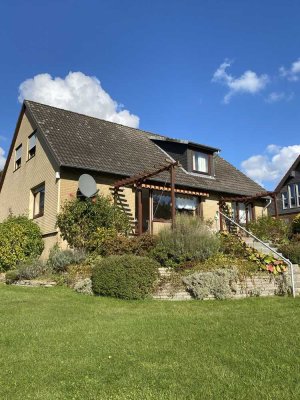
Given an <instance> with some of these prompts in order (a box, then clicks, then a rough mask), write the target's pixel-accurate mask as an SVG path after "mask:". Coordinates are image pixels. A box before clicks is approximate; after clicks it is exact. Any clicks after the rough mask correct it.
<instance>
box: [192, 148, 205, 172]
mask: <svg viewBox="0 0 300 400" xmlns="http://www.w3.org/2000/svg"><path fill="white" fill-rule="evenodd" d="M208 157H209V155H208V154H206V153H202V152H200V151H194V152H193V171H195V172H202V173H204V174H208V169H209V165H208V160H209V159H208Z"/></svg>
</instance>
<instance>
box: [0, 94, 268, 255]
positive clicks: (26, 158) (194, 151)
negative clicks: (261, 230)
mask: <svg viewBox="0 0 300 400" xmlns="http://www.w3.org/2000/svg"><path fill="white" fill-rule="evenodd" d="M166 159H167V160H168V161H174V160H175V161H179V162H180V166H179V167H178V168H177V169H176V183H175V191H176V212H178V213H188V214H191V215H195V216H200V217H201V218H203V219H206V220H207V219H209V220H211V221H212V224H213V226H214V227H215V229H219V222H218V220H217V219H216V214H217V211H218V210H219V201H220V199H221V198H224V197H226V196H227V197H228V196H229V195H230V196H237V197H241V196H250V195H255V194H256V193H258V192H262V191H263V190H264V189H263V188H261V187H260V186H259V185H257V184H256V183H255V182H253V181H252V180H251V179H249V178H248V177H246V176H245V175H243V174H242V173H241V172H240V171H238V170H237V169H236V168H234V167H233V166H232V165H231V164H229V163H228V162H227V161H225V160H223V159H222V158H221V157H220V156H219V154H218V149H214V148H211V147H208V146H204V145H199V144H196V143H191V142H187V141H179V140H177V139H170V138H166V137H164V136H160V135H154V134H152V133H149V132H145V131H139V130H137V129H133V128H128V127H125V126H122V125H118V124H114V123H111V122H107V121H103V120H99V119H96V118H92V117H88V116H85V115H81V114H77V113H72V112H70V111H66V110H61V109H57V108H54V107H50V106H46V105H43V104H39V103H35V102H31V101H25V102H24V104H23V106H22V110H21V112H20V116H19V118H18V121H17V125H16V130H15V134H14V137H13V140H12V143H11V147H10V151H9V154H8V158H7V162H6V165H5V168H4V170H3V174H2V178H1V181H0V221H3V220H4V219H6V218H7V217H8V216H9V215H10V214H13V215H27V216H28V217H29V218H31V219H33V220H34V221H35V222H36V223H37V224H38V225H39V226H40V228H41V230H42V234H43V238H44V242H45V251H44V254H45V255H47V254H48V252H49V250H50V249H51V247H53V246H54V245H55V244H56V243H59V244H62V240H61V238H60V235H59V231H58V228H57V227H56V217H57V214H58V213H59V211H60V209H61V207H62V205H63V204H64V202H65V201H69V200H72V199H73V198H75V197H76V196H78V191H79V189H78V180H79V177H80V176H81V175H82V174H84V173H85V174H86V173H88V174H90V175H92V176H93V178H94V179H95V181H96V184H97V189H98V190H99V194H101V195H105V196H111V199H112V201H113V193H114V191H113V189H114V184H115V182H117V181H118V180H120V179H123V178H124V177H130V176H134V175H135V174H138V173H140V172H142V171H145V170H147V169H148V170H149V169H151V168H153V166H154V165H156V166H157V165H162V164H163V163H165V162H166ZM136 193H137V189H136V187H135V185H132V186H124V187H122V189H121V192H120V196H119V197H118V201H119V203H118V204H119V205H120V207H122V208H123V210H124V212H126V213H127V214H128V216H129V217H130V219H131V221H132V226H133V229H134V226H135V222H136V219H137V206H136V204H137V195H136ZM142 203H143V231H144V232H145V231H149V232H150V233H153V234H156V233H158V232H159V230H160V229H161V228H162V227H163V226H166V224H170V180H169V175H168V173H163V174H161V175H159V176H157V177H153V178H151V179H150V180H149V181H145V182H143V188H142ZM264 205H265V202H264V200H257V201H255V202H254V203H253V204H251V212H250V208H249V209H248V208H247V207H246V208H245V207H244V208H242V206H241V207H240V208H238V210H239V211H238V212H239V213H240V214H239V215H238V218H239V220H240V222H241V223H243V222H246V216H247V220H249V219H252V218H256V217H259V216H260V215H262V212H263V209H264ZM230 206H232V208H233V209H234V208H235V205H234V204H230ZM244 220H245V221H244Z"/></svg>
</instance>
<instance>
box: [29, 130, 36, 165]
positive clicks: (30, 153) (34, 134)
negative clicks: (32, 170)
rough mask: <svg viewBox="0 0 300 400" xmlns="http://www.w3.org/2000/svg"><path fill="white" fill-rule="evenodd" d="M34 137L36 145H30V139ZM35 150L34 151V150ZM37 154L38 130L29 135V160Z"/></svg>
mask: <svg viewBox="0 0 300 400" xmlns="http://www.w3.org/2000/svg"><path fill="white" fill-rule="evenodd" d="M33 137H34V145H33V146H30V139H31V138H33ZM32 151H33V152H32ZM35 154H36V132H33V133H32V134H31V135H29V136H28V140H27V160H31V159H32V158H33V157H34V156H35Z"/></svg>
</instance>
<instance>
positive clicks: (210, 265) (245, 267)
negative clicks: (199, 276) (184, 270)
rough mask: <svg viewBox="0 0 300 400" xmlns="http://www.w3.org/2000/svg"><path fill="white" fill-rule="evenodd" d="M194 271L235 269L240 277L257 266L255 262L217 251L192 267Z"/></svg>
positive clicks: (249, 274) (252, 271) (250, 272)
mask: <svg viewBox="0 0 300 400" xmlns="http://www.w3.org/2000/svg"><path fill="white" fill-rule="evenodd" d="M193 269H194V270H195V271H214V270H216V269H235V270H236V271H238V274H239V276H240V277H244V276H251V275H252V274H253V273H255V272H257V271H258V269H259V267H258V265H257V263H256V262H254V261H249V260H247V259H246V258H243V257H237V256H232V255H228V254H223V253H218V254H216V255H214V256H212V257H210V258H208V259H207V260H205V261H203V262H202V263H198V264H196V265H195V266H194V268H193Z"/></svg>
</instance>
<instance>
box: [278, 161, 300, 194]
mask: <svg viewBox="0 0 300 400" xmlns="http://www.w3.org/2000/svg"><path fill="white" fill-rule="evenodd" d="M299 164H300V154H299V156H298V157H297V158H296V160H295V162H293V164H292V165H291V167H290V168H289V169H288V170H287V172H286V174H285V175H284V177H283V178H282V179H281V181H280V182H279V183H278V185H277V186H276V189H275V192H279V191H280V189H281V188H282V186H283V185H284V184H285V181H286V180H287V179H288V177H289V176H290V174H291V172H292V171H294V170H295V169H296V168H297V167H298V165H299Z"/></svg>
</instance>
